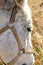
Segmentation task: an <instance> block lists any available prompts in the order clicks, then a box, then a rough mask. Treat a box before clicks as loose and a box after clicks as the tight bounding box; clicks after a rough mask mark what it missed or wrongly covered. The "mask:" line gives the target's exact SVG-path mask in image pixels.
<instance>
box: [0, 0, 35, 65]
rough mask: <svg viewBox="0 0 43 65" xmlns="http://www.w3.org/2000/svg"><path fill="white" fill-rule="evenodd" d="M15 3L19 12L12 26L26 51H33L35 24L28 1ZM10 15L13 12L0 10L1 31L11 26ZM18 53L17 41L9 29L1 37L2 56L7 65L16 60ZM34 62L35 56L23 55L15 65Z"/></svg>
mask: <svg viewBox="0 0 43 65" xmlns="http://www.w3.org/2000/svg"><path fill="white" fill-rule="evenodd" d="M15 3H16V6H17V12H16V15H15V20H13V21H14V23H13V25H12V26H15V28H16V30H17V34H18V36H19V38H20V40H21V42H22V46H23V48H24V49H25V51H32V41H31V34H32V27H33V24H32V15H31V9H30V7H29V5H28V0H20V1H19V0H18V1H17V0H15ZM10 14H11V12H9V13H8V11H4V10H0V20H1V21H0V29H2V28H3V27H4V26H6V25H8V24H9V21H10ZM11 17H13V16H11ZM13 19H14V18H13ZM18 52H19V49H18V46H17V41H16V39H15V37H14V35H13V33H12V31H11V30H10V29H8V30H7V31H6V32H4V33H3V34H1V35H0V55H1V57H2V59H3V61H4V62H5V63H6V64H7V63H9V62H10V61H12V59H14V58H15V56H16V55H17V53H18ZM34 61H35V59H34V55H33V54H22V55H21V56H20V57H19V59H18V60H17V61H16V63H15V64H13V65H33V64H34ZM8 65H10V64H8Z"/></svg>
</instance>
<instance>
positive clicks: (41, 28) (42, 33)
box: [29, 0, 43, 65]
mask: <svg viewBox="0 0 43 65" xmlns="http://www.w3.org/2000/svg"><path fill="white" fill-rule="evenodd" d="M41 3H43V0H30V1H29V5H30V7H31V9H32V15H33V28H34V29H33V33H32V42H33V48H34V51H35V52H36V55H35V60H36V61H35V65H43V4H42V5H41Z"/></svg>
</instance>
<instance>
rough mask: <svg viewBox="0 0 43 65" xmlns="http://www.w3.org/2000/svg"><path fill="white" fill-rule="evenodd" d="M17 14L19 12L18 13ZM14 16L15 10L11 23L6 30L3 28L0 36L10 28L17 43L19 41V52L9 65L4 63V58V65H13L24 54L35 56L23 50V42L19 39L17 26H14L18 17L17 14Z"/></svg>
mask: <svg viewBox="0 0 43 65" xmlns="http://www.w3.org/2000/svg"><path fill="white" fill-rule="evenodd" d="M16 12H17V11H16ZM13 14H14V10H13V11H12V16H11V18H10V23H9V24H8V25H7V26H5V27H4V28H2V29H1V30H0V34H2V33H3V32H5V31H6V30H8V29H9V28H10V29H11V31H12V32H13V34H14V36H15V39H16V41H17V44H18V48H19V52H18V54H17V56H16V57H15V58H14V59H13V60H12V61H10V62H9V63H7V64H6V63H4V62H3V60H2V58H0V59H1V61H2V62H3V64H4V65H13V63H16V61H17V60H18V59H19V57H20V56H21V55H22V54H34V52H30V51H25V49H24V48H23V46H22V42H21V40H20V38H19V36H18V34H17V31H16V28H15V26H14V25H13V24H14V21H13V19H14V18H15V15H16V14H15V15H13ZM12 17H13V19H12ZM12 21H13V22H12Z"/></svg>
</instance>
